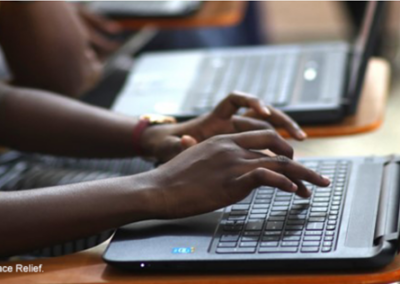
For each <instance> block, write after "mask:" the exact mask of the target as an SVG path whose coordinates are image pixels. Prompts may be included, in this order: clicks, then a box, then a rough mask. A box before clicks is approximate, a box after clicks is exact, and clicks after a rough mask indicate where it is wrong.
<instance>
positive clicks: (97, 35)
mask: <svg viewBox="0 0 400 284" xmlns="http://www.w3.org/2000/svg"><path fill="white" fill-rule="evenodd" d="M73 8H75V11H76V14H77V15H78V16H79V19H80V20H81V22H82V24H83V25H82V27H83V28H84V29H85V32H86V35H87V37H88V41H89V43H90V44H91V46H92V47H93V48H94V50H95V51H96V53H97V55H98V56H99V57H100V58H104V57H107V56H108V55H110V54H111V53H112V52H114V51H115V50H116V49H118V47H119V46H120V45H121V43H120V42H118V41H114V40H110V39H109V38H108V37H107V36H106V35H110V36H113V35H117V34H119V33H120V32H122V30H123V28H122V27H121V26H120V25H119V24H118V23H117V22H115V21H113V20H110V19H107V18H106V17H104V16H102V15H99V14H96V13H93V12H91V11H89V10H88V9H87V8H86V7H85V6H84V5H82V4H79V3H78V4H73Z"/></svg>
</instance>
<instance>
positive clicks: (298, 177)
mask: <svg viewBox="0 0 400 284" xmlns="http://www.w3.org/2000/svg"><path fill="white" fill-rule="evenodd" d="M263 149H270V150H271V151H273V152H275V153H277V154H278V155H279V156H275V157H269V156H267V155H264V154H262V153H259V152H256V151H255V150H263ZM292 154H293V150H292V148H291V147H290V145H289V144H288V143H287V142H286V141H285V140H284V139H282V138H281V137H280V136H279V135H277V134H276V132H274V131H271V130H259V131H250V132H245V133H238V134H227V135H219V136H216V137H213V138H210V139H208V140H206V141H204V142H202V143H199V144H198V145H195V146H193V147H191V148H190V149H188V150H186V151H184V152H183V153H181V154H180V155H178V156H177V157H175V158H174V159H172V160H171V161H169V162H168V163H166V164H164V165H162V166H160V167H159V168H157V169H156V170H154V171H150V172H149V173H147V174H146V175H148V180H149V182H150V184H151V188H153V190H151V191H150V192H149V194H150V195H151V198H150V199H151V200H153V202H154V203H153V204H152V206H151V207H152V209H151V211H153V212H156V213H157V214H154V215H155V216H156V218H181V217H186V216H190V215H195V214H201V213H205V212H209V211H213V210H216V209H219V208H222V207H225V206H228V205H230V204H233V203H235V202H237V201H239V200H241V199H243V198H245V197H246V196H247V195H248V194H250V192H251V191H252V190H253V189H255V188H257V187H259V186H263V185H264V186H272V187H278V188H279V189H281V190H284V191H287V192H295V193H296V194H297V195H299V196H302V197H308V196H310V194H311V193H310V191H309V190H308V189H307V188H306V187H305V186H304V185H303V183H302V182H301V181H303V180H304V181H308V182H310V183H312V184H316V185H318V186H323V187H325V186H328V185H329V183H330V182H329V180H328V179H326V178H324V177H322V176H321V175H319V174H317V173H316V172H314V171H312V170H310V169H307V168H305V167H304V166H302V165H300V164H298V163H296V162H294V161H293V160H292V159H291V157H292Z"/></svg>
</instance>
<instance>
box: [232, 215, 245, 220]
mask: <svg viewBox="0 0 400 284" xmlns="http://www.w3.org/2000/svg"><path fill="white" fill-rule="evenodd" d="M228 220H231V221H235V220H237V221H240V220H246V216H243V215H240V216H235V215H233V216H231V215H230V216H229V217H228Z"/></svg>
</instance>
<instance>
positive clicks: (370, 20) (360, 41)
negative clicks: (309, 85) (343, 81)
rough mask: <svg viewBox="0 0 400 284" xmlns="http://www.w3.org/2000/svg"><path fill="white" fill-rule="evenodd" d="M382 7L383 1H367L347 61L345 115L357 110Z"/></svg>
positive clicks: (374, 44) (383, 5) (380, 21)
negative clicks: (359, 27)
mask: <svg viewBox="0 0 400 284" xmlns="http://www.w3.org/2000/svg"><path fill="white" fill-rule="evenodd" d="M384 7H385V3H384V2H383V1H368V5H367V7H366V10H365V12H364V19H363V24H362V26H361V29H360V32H359V34H358V36H357V38H356V41H355V43H354V45H353V50H352V54H351V58H350V61H349V63H350V64H349V73H348V74H349V79H348V84H347V92H346V93H347V94H348V105H347V109H346V113H347V114H354V113H355V112H356V110H357V105H358V100H359V98H360V95H361V91H362V88H363V84H364V78H365V74H366V71H367V67H368V61H369V59H370V57H371V56H372V53H373V51H374V48H375V46H376V41H377V35H378V32H379V29H380V27H381V23H382V20H383V12H384ZM363 35H364V36H363Z"/></svg>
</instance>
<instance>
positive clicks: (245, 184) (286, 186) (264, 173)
mask: <svg viewBox="0 0 400 284" xmlns="http://www.w3.org/2000/svg"><path fill="white" fill-rule="evenodd" d="M263 185H265V186H272V187H277V188H279V189H281V190H283V191H287V192H296V191H297V185H296V184H295V183H293V182H292V181H291V180H290V179H288V178H287V177H285V176H284V175H282V174H279V173H275V172H273V171H270V170H267V169H265V168H255V169H253V170H252V171H250V172H248V173H246V174H244V175H242V176H240V177H238V178H237V179H236V183H235V186H236V188H238V189H240V190H245V191H246V192H247V191H251V190H253V189H255V188H257V187H260V186H263Z"/></svg>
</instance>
